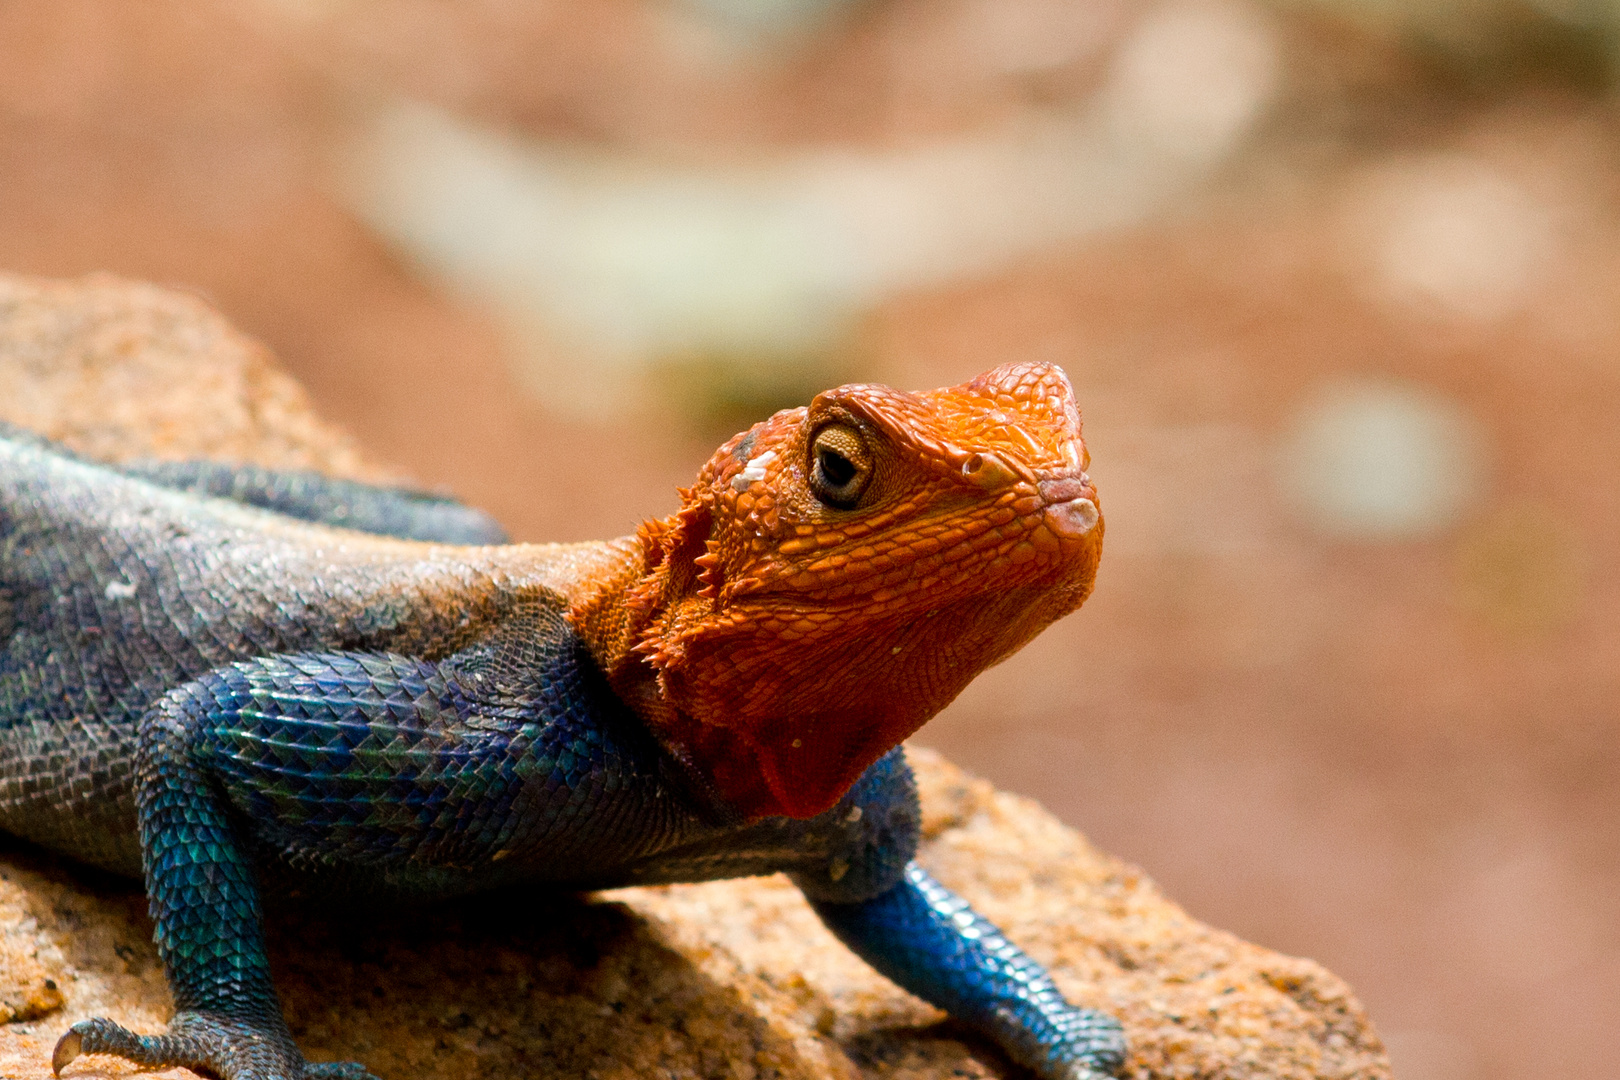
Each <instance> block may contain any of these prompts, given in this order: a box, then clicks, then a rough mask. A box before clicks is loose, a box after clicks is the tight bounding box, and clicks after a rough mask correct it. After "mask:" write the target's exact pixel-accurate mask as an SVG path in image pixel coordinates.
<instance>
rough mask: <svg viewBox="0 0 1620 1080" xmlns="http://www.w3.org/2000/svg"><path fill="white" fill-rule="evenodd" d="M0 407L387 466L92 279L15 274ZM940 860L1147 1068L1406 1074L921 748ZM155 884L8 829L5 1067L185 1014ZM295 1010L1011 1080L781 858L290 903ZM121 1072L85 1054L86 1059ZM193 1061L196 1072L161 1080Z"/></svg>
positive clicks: (193, 325)
mask: <svg viewBox="0 0 1620 1080" xmlns="http://www.w3.org/2000/svg"><path fill="white" fill-rule="evenodd" d="M0 419H4V420H9V421H12V422H16V423H21V424H25V425H27V426H30V427H34V428H36V429H38V430H41V431H42V432H44V433H45V434H47V435H50V436H52V437H54V438H60V439H62V440H64V441H66V442H68V443H69V444H70V445H72V446H74V447H75V448H76V449H78V450H80V451H81V452H83V453H87V454H91V455H95V456H99V457H104V458H109V459H123V458H128V457H136V456H141V455H153V454H157V455H162V456H168V457H182V456H216V457H226V458H232V459H239V460H251V461H258V462H261V463H264V464H270V465H280V466H299V467H315V468H321V469H325V470H327V471H330V472H332V473H335V474H340V475H345V476H353V477H360V478H371V477H380V476H386V475H388V473H387V471H386V470H385V469H383V468H381V467H380V466H378V465H376V464H374V463H371V462H368V461H366V460H365V459H364V457H363V455H361V454H360V452H359V451H358V450H357V449H356V448H355V447H354V445H353V444H352V443H351V442H350V441H349V440H348V439H346V438H345V437H344V436H343V435H342V434H341V433H339V432H337V431H336V430H335V429H333V428H331V427H330V426H329V425H326V424H324V423H322V422H321V421H320V420H318V419H317V418H316V417H315V416H314V414H313V413H312V411H311V410H310V408H309V406H308V404H307V402H306V401H305V399H304V397H303V395H302V392H301V391H300V390H299V388H298V387H297V386H296V385H295V384H294V383H293V382H292V381H291V380H290V379H289V378H288V377H287V376H285V375H284V374H282V373H281V372H279V371H278V370H277V369H276V368H275V366H274V364H273V362H272V361H271V360H270V358H269V357H268V355H267V354H266V353H265V351H264V350H263V349H262V348H261V347H259V346H258V345H256V344H254V343H252V342H251V341H249V340H247V339H245V338H243V337H242V336H241V335H239V334H237V333H236V332H235V331H233V330H232V329H231V328H230V327H229V326H228V325H227V324H226V323H225V322H224V320H223V319H222V318H221V317H220V316H219V315H218V314H217V313H215V312H213V311H212V310H211V309H209V308H208V307H207V306H206V305H204V304H202V303H201V302H199V301H197V300H195V299H193V298H191V297H187V296H183V295H178V294H175V293H172V292H166V291H163V290H159V289H156V288H153V287H151V286H146V285H135V284H124V283H119V282H116V281H114V280H112V279H109V278H104V277H96V278H90V279H86V280H85V281H83V282H79V283H65V284H64V283H51V282H41V281H31V280H26V279H20V278H7V277H3V276H0ZM911 756H912V760H913V763H914V764H915V766H916V768H917V772H918V777H919V781H920V784H921V788H922V795H923V807H924V813H925V834H926V841H925V843H924V846H923V849H922V853H921V856H920V858H921V860H922V861H923V863H924V864H925V865H927V866H928V867H929V869H930V870H932V871H933V872H934V873H935V874H936V875H937V876H938V877H939V878H940V879H941V880H942V881H944V882H945V883H946V884H947V885H949V886H950V887H951V888H953V889H956V890H957V891H958V892H960V893H962V894H963V895H964V896H966V897H968V898H969V899H970V900H971V901H972V902H973V903H974V905H975V906H977V907H978V908H979V909H980V910H981V911H982V912H984V913H985V914H986V915H988V916H989V917H990V918H992V919H994V920H995V921H996V922H998V923H1000V924H1001V926H1002V927H1003V928H1004V929H1005V930H1006V931H1007V933H1008V934H1009V936H1010V937H1012V938H1013V940H1015V941H1017V942H1019V943H1020V944H1021V945H1023V946H1024V947H1025V948H1026V949H1027V950H1028V951H1029V952H1030V953H1031V954H1032V955H1034V956H1035V957H1036V958H1038V959H1039V960H1041V961H1042V962H1043V963H1046V964H1047V965H1049V966H1050V967H1051V969H1052V973H1053V977H1054V978H1055V979H1056V980H1057V982H1058V984H1059V985H1060V986H1061V987H1062V988H1063V990H1064V992H1065V993H1066V994H1067V995H1068V996H1069V997H1070V998H1071V1000H1073V1001H1076V1002H1078V1003H1081V1004H1085V1005H1090V1006H1094V1007H1097V1008H1100V1009H1105V1010H1107V1011H1108V1012H1111V1013H1113V1014H1114V1015H1116V1016H1118V1017H1120V1019H1121V1020H1122V1021H1123V1022H1124V1023H1125V1026H1126V1029H1127V1031H1128V1033H1129V1037H1130V1040H1131V1058H1130V1061H1129V1065H1128V1073H1127V1075H1129V1076H1131V1077H1135V1078H1148V1077H1177V1078H1181V1077H1187V1078H1192V1077H1223V1078H1231V1080H1248V1078H1261V1077H1279V1078H1281V1077H1287V1078H1298V1080H1306V1078H1346V1080H1348V1078H1356V1080H1385V1078H1387V1077H1388V1076H1389V1065H1388V1061H1387V1058H1386V1057H1385V1054H1384V1050H1383V1047H1382V1044H1381V1043H1380V1042H1379V1039H1378V1036H1377V1035H1376V1034H1375V1033H1374V1031H1373V1028H1372V1026H1371V1024H1370V1022H1369V1021H1368V1019H1367V1017H1366V1015H1365V1013H1364V1012H1363V1010H1362V1008H1361V1006H1360V1004H1359V1003H1358V1002H1357V1001H1356V999H1355V996H1354V995H1353V994H1352V992H1351V991H1350V989H1349V987H1348V986H1346V985H1345V984H1344V983H1343V982H1342V981H1341V980H1339V979H1338V978H1337V977H1335V976H1334V975H1333V974H1331V973H1330V972H1328V971H1326V970H1325V969H1323V968H1322V967H1321V966H1319V965H1317V964H1315V963H1313V962H1311V961H1309V960H1301V959H1295V958H1292V957H1287V956H1282V955H1279V954H1277V953H1274V952H1270V951H1268V950H1265V949H1262V948H1259V947H1258V946H1255V945H1250V944H1248V943H1246V942H1243V941H1241V940H1239V939H1237V938H1235V937H1233V936H1232V935H1231V934H1227V933H1224V932H1222V931H1219V930H1215V929H1212V928H1210V927H1207V926H1204V925H1203V924H1201V923H1199V922H1197V921H1196V920H1194V919H1191V918H1189V917H1188V916H1187V914H1186V913H1185V912H1183V911H1182V910H1181V909H1180V908H1178V907H1177V906H1176V905H1175V904H1173V903H1171V902H1170V901H1169V900H1167V899H1165V898H1164V897H1163V896H1162V895H1161V894H1160V893H1159V891H1158V889H1157V888H1156V887H1155V886H1154V885H1153V883H1152V882H1151V881H1149V880H1148V879H1147V878H1146V876H1145V875H1143V874H1142V872H1141V871H1140V870H1137V869H1136V868H1134V867H1131V866H1129V865H1126V864H1125V863H1122V862H1120V861H1118V860H1116V859H1113V858H1111V857H1109V856H1107V855H1105V854H1103V853H1101V852H1099V851H1097V850H1096V849H1095V848H1093V847H1092V846H1091V845H1090V844H1088V843H1087V842H1086V840H1085V838H1084V837H1082V836H1081V835H1080V834H1079V833H1077V832H1075V831H1074V830H1072V829H1070V828H1068V827H1066V826H1065V825H1063V824H1062V823H1061V822H1059V821H1057V820H1056V819H1055V818H1053V817H1052V816H1051V815H1050V814H1048V813H1046V812H1045V811H1044V810H1042V809H1041V808H1040V807H1039V806H1037V805H1036V804H1034V803H1033V802H1030V801H1029V800H1026V799H1021V798H1018V797H1016V796H1013V795H1009V794H1006V793H1004V792H998V791H995V790H994V789H992V788H991V787H990V785H988V784H987V783H985V782H983V781H980V780H975V779H972V778H970V777H968V776H966V775H965V774H963V773H962V772H961V771H959V770H958V769H956V768H955V767H954V766H952V765H950V764H949V763H948V762H946V761H944V760H943V759H941V758H940V757H939V756H938V755H936V754H934V753H932V752H929V751H926V750H921V749H914V750H913V751H912V752H911ZM144 907H145V904H144V900H143V898H142V896H141V892H140V889H139V886H138V885H137V884H135V883H129V882H120V881H117V880H115V879H111V878H108V877H106V876H104V875H100V874H95V873H92V872H90V871H86V870H82V869H79V868H75V867H72V866H70V865H68V864H66V863H64V862H61V861H59V860H55V859H52V858H50V857H48V856H45V855H43V854H41V853H39V852H37V851H35V850H32V849H30V848H28V847H26V846H25V845H23V844H21V843H19V842H16V841H10V840H0V965H3V966H0V973H3V974H0V1016H3V1018H4V1020H6V1021H7V1022H5V1023H4V1024H3V1025H0V1075H3V1076H5V1077H8V1078H9V1077H17V1078H22V1080H36V1078H38V1080H43V1078H45V1077H48V1076H49V1075H50V1066H49V1057H50V1050H51V1047H52V1045H53V1044H54V1042H55V1039H56V1037H57V1036H58V1035H59V1034H60V1033H61V1032H62V1030H63V1029H64V1028H66V1027H67V1025H68V1024H70V1023H72V1022H74V1021H76V1020H79V1019H82V1018H84V1017H87V1016H92V1015H98V1014H107V1015H111V1016H114V1017H116V1018H118V1019H120V1020H122V1021H124V1022H126V1023H128V1024H130V1025H131V1026H133V1027H135V1028H137V1029H139V1030H148V1031H155V1030H158V1029H160V1028H161V1027H162V1025H163V1023H164V1022H165V1020H166V1018H167V1016H168V1014H169V1011H170V1009H171V1004H170V1001H169V997H168V992H167V990H166V988H165V986H164V983H163V978H162V972H161V969H160V966H159V964H158V960H157V955H156V950H155V949H154V947H153V945H152V943H151V927H150V924H149V922H148V921H147V919H146V916H145V914H144ZM270 941H271V949H272V961H273V964H274V966H275V970H276V977H277V985H278V986H279V987H280V989H281V992H282V994H283V996H284V1000H285V1004H286V1009H287V1015H288V1019H289V1021H290V1022H291V1024H292V1026H293V1030H294V1032H295V1033H296V1034H297V1036H298V1038H299V1041H300V1043H301V1045H302V1046H303V1047H304V1049H305V1051H306V1052H307V1053H308V1054H309V1055H310V1056H311V1057H312V1058H315V1059H317V1060H337V1059H345V1058H356V1059H359V1060H361V1061H364V1062H365V1063H366V1064H367V1065H369V1066H370V1067H371V1068H373V1069H374V1070H375V1071H376V1072H378V1073H379V1074H380V1075H381V1076H383V1077H385V1078H389V1080H405V1078H407V1077H409V1078H420V1080H436V1078H444V1080H450V1078H456V1080H464V1078H467V1077H475V1076H476V1077H502V1078H506V1077H514V1076H526V1075H527V1076H566V1077H592V1078H599V1080H616V1078H620V1077H622V1078H625V1080H629V1078H631V1077H645V1076H698V1075H701V1076H706V1077H709V1076H712V1077H728V1078H735V1080H753V1078H766V1077H780V1078H784V1080H785V1078H800V1077H802V1078H806V1080H810V1078H816V1080H822V1078H837V1080H845V1078H849V1080H853V1078H857V1077H869V1076H870V1077H915V1078H919V1080H920V1078H929V1077H947V1076H948V1077H990V1076H1000V1075H1005V1074H1007V1073H1008V1072H1009V1071H1010V1066H1009V1065H1008V1064H1007V1062H1006V1060H1005V1059H1004V1058H1003V1057H1001V1056H1000V1054H999V1053H998V1052H997V1051H996V1050H995V1049H994V1048H993V1047H991V1046H989V1045H988V1044H986V1043H984V1042H983V1041H981V1040H978V1039H975V1038H974V1037H972V1036H970V1035H967V1034H965V1033H963V1032H961V1031H959V1030H958V1029H956V1028H955V1027H953V1026H952V1025H951V1024H949V1023H948V1022H944V1021H943V1019H942V1014H940V1013H939V1012H938V1011H936V1010H934V1009H932V1008H930V1007H929V1006H927V1005H925V1004H923V1003H922V1002H920V1001H918V1000H916V999H914V998H912V997H910V996H909V995H907V994H905V993H904V992H902V991H900V990H899V989H897V988H895V987H894V986H893V985H891V984H889V983H888V982H886V981H885V980H884V979H883V978H882V977H880V976H878V975H877V974H876V973H874V972H873V971H871V970H870V969H869V968H867V967H866V966H865V965H864V964H862V963H861V962H860V961H858V960H856V959H855V958H854V957H853V956H852V955H851V954H849V953H848V952H846V951H845V950H844V949H843V948H842V947H841V946H839V945H838V944H837V943H836V942H835V941H834V940H833V938H832V936H831V935H830V934H828V933H827V932H826V931H825V930H824V929H822V927H821V925H820V923H819V922H818V921H817V920H816V918H815V916H814V914H813V913H812V912H811V911H810V909H809V907H808V905H806V904H805V902H804V901H803V899H802V898H801V897H800V896H799V895H798V893H797V891H796V890H795V889H793V887H792V886H791V885H790V884H788V883H787V882H786V881H785V880H784V879H782V878H780V877H775V878H763V879H751V880H744V881H732V882H720V883H714V884H707V885H689V886H674V887H668V888H639V889H624V890H619V891H616V892H609V893H601V894H596V895H593V896H585V897H573V896H552V895H547V894H535V895H528V894H522V893H510V894H501V895H498V896H487V897H477V898H472V899H469V900H466V901H462V902H459V903H455V904H450V905H446V906H443V907H440V908H435V909H432V910H430V911H426V912H421V911H417V912H412V911H395V910H392V909H388V910H379V911H366V912H359V913H354V912H324V911H323V912H313V911H310V910H307V909H298V908H291V909H287V908H282V909H278V910H275V911H273V912H272V915H271V920H270ZM95 1069H104V1070H105V1071H104V1072H103V1073H102V1074H101V1075H105V1074H106V1073H113V1074H119V1075H121V1074H123V1073H125V1072H127V1071H128V1069H127V1067H126V1066H124V1065H122V1064H121V1063H117V1062H111V1061H104V1060H103V1061H97V1060H87V1061H86V1062H85V1063H83V1064H75V1065H74V1066H73V1067H72V1069H70V1071H69V1076H70V1077H71V1076H73V1075H75V1074H78V1075H97V1073H95V1072H94V1071H93V1070H95ZM158 1075H162V1076H174V1077H184V1076H188V1075H189V1074H187V1073H185V1072H184V1071H183V1070H176V1071H174V1072H172V1073H164V1074H158Z"/></svg>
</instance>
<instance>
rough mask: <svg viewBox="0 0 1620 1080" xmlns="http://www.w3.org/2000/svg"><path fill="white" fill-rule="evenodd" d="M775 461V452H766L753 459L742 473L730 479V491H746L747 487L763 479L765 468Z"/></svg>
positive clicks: (744, 467)
mask: <svg viewBox="0 0 1620 1080" xmlns="http://www.w3.org/2000/svg"><path fill="white" fill-rule="evenodd" d="M775 460H776V451H775V450H767V451H765V452H764V453H763V454H761V455H759V457H757V458H754V459H753V460H752V461H750V462H749V463H748V464H747V465H745V466H743V471H742V472H740V473H738V474H737V475H736V476H733V477H732V478H731V490H732V491H747V490H748V486H749V485H750V484H753V483H754V482H756V481H759V480H763V479H765V466H767V465H769V464H770V463H771V462H773V461H775Z"/></svg>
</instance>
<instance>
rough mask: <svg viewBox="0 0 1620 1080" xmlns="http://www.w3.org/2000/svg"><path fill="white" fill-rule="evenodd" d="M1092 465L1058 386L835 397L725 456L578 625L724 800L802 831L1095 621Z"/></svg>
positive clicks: (644, 539) (650, 533) (983, 381)
mask: <svg viewBox="0 0 1620 1080" xmlns="http://www.w3.org/2000/svg"><path fill="white" fill-rule="evenodd" d="M1087 464H1088V455H1087V452H1086V449H1085V445H1084V443H1083V442H1082V441H1081V437H1080V417H1079V413H1078V411H1077V410H1076V408H1075V405H1074V398H1073V391H1072V390H1071V389H1070V386H1069V381H1068V379H1067V378H1066V377H1065V376H1064V374H1063V371H1062V370H1061V369H1060V368H1058V367H1055V366H1053V365H1050V364H1033V363H1024V364H1009V365H1006V366H1003V367H1000V368H997V369H995V370H994V371H990V372H987V373H985V374H983V375H980V376H979V377H978V378H976V379H973V380H972V381H970V382H967V383H964V384H963V385H961V386H955V387H950V388H948V389H943V390H934V391H929V392H926V393H906V392H903V391H899V390H893V389H890V388H889V387H886V386H878V385H872V384H856V385H850V386H841V387H839V388H837V389H835V390H829V391H827V392H826V393H823V394H821V395H819V396H818V397H817V398H816V399H815V400H814V401H812V402H811V403H810V405H809V406H808V407H805V408H798V409H789V410H786V411H784V412H779V413H777V414H776V415H775V416H772V417H771V418H770V419H769V420H766V421H764V422H762V423H759V424H756V425H755V426H754V427H752V428H750V429H749V430H748V431H746V432H743V433H742V434H740V435H738V436H736V437H735V438H733V439H732V440H730V441H729V442H727V443H726V444H725V445H724V446H722V447H721V448H720V449H719V450H718V451H717V452H716V453H715V455H714V457H713V458H711V459H710V460H709V462H708V464H707V465H705V466H704V468H703V470H702V472H701V473H700V474H699V476H698V479H697V482H696V484H694V485H693V486H692V487H691V488H689V489H687V490H685V491H683V492H682V496H683V505H682V507H681V509H680V511H679V512H678V513H677V514H675V515H674V516H673V517H670V518H667V519H665V520H662V521H655V522H649V523H647V524H646V525H645V526H643V528H642V530H641V532H640V533H639V535H638V539H639V541H640V548H641V555H642V565H641V566H640V567H639V570H638V573H637V576H636V578H635V579H634V580H633V581H632V582H630V583H628V588H625V589H624V590H623V592H622V597H623V599H622V601H621V602H620V603H618V604H615V605H613V606H614V607H615V608H616V609H617V610H616V611H615V612H614V613H613V614H612V615H611V617H609V618H606V619H604V617H603V616H604V611H603V610H601V605H600V604H599V605H598V609H597V610H595V611H592V610H576V615H575V618H576V623H577V624H578V623H584V624H587V625H585V626H582V629H583V630H584V631H585V637H586V639H587V641H590V642H592V643H593V649H594V650H595V651H596V652H597V655H598V659H599V660H603V661H605V666H606V667H607V668H608V672H609V676H610V678H611V679H612V681H613V683H614V686H615V689H616V690H618V691H619V693H620V694H621V696H623V697H625V699H626V700H627V701H629V702H630V704H631V706H632V707H633V708H635V709H636V711H637V712H638V713H639V714H640V715H641V716H642V717H643V719H644V720H646V721H647V722H648V724H649V725H650V726H651V727H652V728H653V730H654V731H655V733H656V734H658V736H659V737H660V738H661V739H662V740H663V741H664V743H665V744H666V745H667V746H670V747H671V748H672V749H674V750H675V751H676V752H677V753H678V754H679V755H681V756H683V757H684V758H685V759H686V760H687V762H688V765H689V766H690V767H692V768H694V769H695V770H696V771H697V772H698V773H699V775H701V776H702V777H704V778H705V779H706V780H707V781H708V782H709V783H710V784H711V785H712V786H713V788H714V792H715V794H716V795H718V796H719V798H720V799H721V801H723V802H725V803H726V804H728V805H730V806H731V807H733V808H734V809H735V810H737V811H738V812H740V813H742V814H744V815H745V816H748V817H757V816H764V815H770V814H786V815H789V816H793V817H808V816H812V815H814V814H817V813H820V812H822V811H824V810H826V809H828V808H829V807H831V806H832V805H833V804H834V803H836V802H837V800H838V799H839V797H840V796H841V795H842V794H843V793H844V791H845V790H847V789H848V787H849V786H850V784H852V783H853V782H854V781H855V779H856V778H857V777H858V776H859V775H860V774H861V772H863V771H864V770H865V769H866V768H867V766H869V765H870V764H872V762H874V761H875V760H877V758H879V757H881V756H882V755H883V754H885V753H887V752H888V751H889V750H890V749H891V748H892V747H894V746H896V745H897V744H899V742H900V741H901V740H902V739H904V738H905V737H906V736H908V735H910V734H911V733H912V732H913V731H915V730H916V729H917V728H918V727H920V726H921V725H922V724H923V723H924V721H926V720H928V719H929V718H930V717H931V716H933V715H934V714H935V713H937V712H938V711H939V710H940V709H942V708H944V707H945V705H946V704H948V703H949V702H950V701H951V700H952V699H953V698H954V697H956V695H957V694H958V693H960V692H961V690H962V689H963V687H965V686H966V685H967V684H968V682H969V681H970V680H972V678H973V677H974V676H975V675H977V674H978V673H979V672H980V671H982V670H984V669H985V668H986V667H988V666H990V665H991V664H994V663H996V662H998V661H1000V660H1002V659H1004V658H1006V657H1007V656H1009V655H1010V654H1012V653H1013V652H1014V651H1015V650H1017V649H1018V648H1019V647H1020V646H1022V645H1023V644H1024V643H1025V642H1027V641H1029V640H1030V638H1032V637H1034V636H1035V635H1036V634H1037V633H1039V632H1040V630H1041V629H1043V628H1044V627H1045V626H1047V625H1048V624H1049V623H1051V622H1052V621H1053V620H1055V619H1057V618H1059V617H1060V616H1062V615H1064V614H1067V613H1068V612H1070V611H1072V610H1074V609H1075V608H1077V607H1079V606H1080V604H1081V602H1082V601H1084V600H1085V598H1086V596H1087V595H1088V594H1089V593H1090V592H1091V587H1092V581H1093V578H1094V576H1095V574H1096V569H1097V560H1098V556H1099V555H1100V553H1101V550H1102V534H1103V524H1102V518H1101V516H1100V514H1099V512H1098V509H1097V494H1096V491H1095V489H1094V488H1093V487H1092V485H1091V481H1090V479H1089V478H1088V477H1087V475H1086V473H1085V469H1086V466H1087ZM610 624H611V627H612V629H611V630H607V629H604V628H605V627H607V626H609V625H610Z"/></svg>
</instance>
